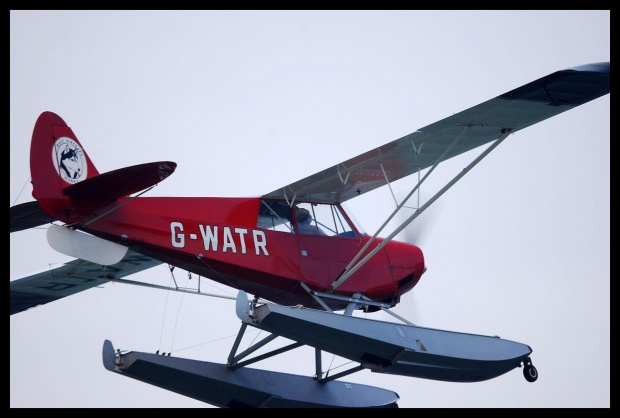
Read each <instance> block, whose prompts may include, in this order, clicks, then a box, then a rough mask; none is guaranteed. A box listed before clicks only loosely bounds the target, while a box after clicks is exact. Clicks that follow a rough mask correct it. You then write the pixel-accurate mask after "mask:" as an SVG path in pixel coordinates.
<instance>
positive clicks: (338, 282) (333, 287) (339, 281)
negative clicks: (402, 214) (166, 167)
mask: <svg viewBox="0 0 620 418" xmlns="http://www.w3.org/2000/svg"><path fill="white" fill-rule="evenodd" d="M470 127H471V126H467V127H466V128H465V129H463V131H462V132H461V133H460V135H459V136H458V137H457V138H456V139H455V140H454V142H453V143H452V144H451V145H450V147H449V148H448V149H450V148H452V146H454V144H455V143H456V142H457V140H458V139H459V138H460V137H461V136H462V135H463V134H464V133H465V132H466V131H467V129H469V128H470ZM511 133H512V129H503V130H502V136H500V137H499V138H498V139H497V141H495V142H494V143H493V144H491V146H489V147H488V148H487V149H486V150H484V152H483V153H482V154H480V155H479V156H478V157H477V158H476V159H475V160H474V161H472V162H471V163H470V164H469V165H468V166H467V167H465V168H464V169H463V170H462V171H461V172H460V173H459V174H457V175H456V177H454V178H453V179H452V180H451V181H450V182H449V183H448V184H446V185H445V186H444V187H443V188H442V189H441V190H440V191H438V192H437V193H436V194H435V195H434V196H433V197H432V198H430V199H429V200H428V202H426V203H425V204H424V205H422V207H420V208H419V209H418V210H416V211H415V213H414V214H413V215H411V216H410V217H409V218H407V220H405V222H403V223H402V224H401V225H400V226H399V227H398V228H396V229H395V230H394V231H393V232H392V233H391V234H390V235H388V236H387V237H386V238H385V240H383V242H382V243H381V244H379V245H377V246H376V247H375V248H374V249H373V250H372V251H371V252H369V253H368V254H367V255H366V257H364V258H363V259H362V260H360V261H359V262H358V263H357V264H355V265H353V266H352V267H351V265H352V264H353V263H354V262H355V261H356V260H357V259H358V258H359V257H360V255H361V254H362V253H363V251H365V250H366V249H367V248H368V246H369V245H370V242H372V240H373V239H374V238H375V237H376V235H377V233H378V232H379V231H380V230H381V229H382V228H383V227H384V226H385V225H386V224H387V223H388V222H389V221H390V220H391V219H392V218H393V217H394V215H395V214H396V212H397V211H398V210H399V209H400V208H401V207H402V205H403V204H404V203H405V202H406V201H407V199H409V197H411V195H412V194H413V192H414V191H415V190H416V189H417V188H418V187H419V186H420V183H418V184H417V185H416V186H415V187H414V188H413V190H412V191H411V192H410V193H409V195H407V197H406V198H405V199H404V200H403V202H402V203H401V204H400V205H399V207H398V208H396V210H395V211H394V212H393V213H392V215H390V217H389V218H388V220H387V221H386V222H385V223H384V224H383V225H382V226H381V228H380V229H379V231H377V233H375V235H373V237H372V238H371V239H370V240H369V241H368V242H367V243H366V245H365V246H364V247H363V248H362V250H360V252H358V254H357V255H356V256H355V257H354V259H353V260H352V261H351V263H349V265H348V266H347V267H346V268H345V269H344V271H343V272H342V274H341V275H340V277H339V278H338V279H336V280H335V281H334V283H332V285H331V286H330V287H329V292H333V291H334V290H336V289H337V288H338V287H339V286H340V285H341V284H342V283H344V282H345V280H347V279H348V278H349V277H351V276H352V275H353V273H355V272H356V271H357V270H358V269H359V268H360V267H362V266H363V265H364V264H366V262H367V261H368V260H370V258H371V257H372V256H374V255H375V254H376V253H377V252H379V251H380V250H381V249H382V248H383V247H384V246H385V245H387V243H388V242H390V241H391V240H392V239H393V238H394V237H395V236H396V235H397V234H398V233H399V232H400V231H402V230H403V229H405V227H407V225H409V224H410V223H411V222H412V221H413V220H414V219H415V218H417V217H418V216H419V215H420V214H421V213H422V212H424V211H425V210H426V208H428V207H429V206H430V205H431V204H432V203H433V202H435V200H437V199H438V198H439V197H440V196H441V195H442V194H444V193H445V192H446V191H447V190H448V189H449V188H450V187H452V186H453V185H454V184H455V183H456V182H457V181H459V180H460V179H461V177H463V176H464V175H465V174H467V173H468V172H469V170H471V169H472V168H473V167H474V166H475V165H476V164H478V163H479V162H480V161H481V160H482V159H483V158H484V157H486V156H487V155H488V154H489V153H490V152H491V151H493V150H494V149H495V147H497V146H498V145H499V144H500V143H501V142H502V141H503V140H504V139H506V137H508V135H510V134H511ZM446 152H447V150H446ZM443 155H445V153H444V154H442V157H443ZM440 160H441V158H440V159H439V160H438V161H437V163H436V164H435V165H434V166H433V167H432V168H431V170H430V171H429V172H428V173H427V174H426V175H425V176H424V178H423V179H422V181H424V180H425V179H426V178H427V177H428V175H429V174H430V172H431V171H433V169H434V168H435V167H436V166H437V164H438V163H439V161H440Z"/></svg>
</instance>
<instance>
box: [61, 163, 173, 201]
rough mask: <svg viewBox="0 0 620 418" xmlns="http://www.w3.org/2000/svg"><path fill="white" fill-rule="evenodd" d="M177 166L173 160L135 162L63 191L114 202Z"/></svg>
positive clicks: (70, 195) (159, 178)
mask: <svg viewBox="0 0 620 418" xmlns="http://www.w3.org/2000/svg"><path fill="white" fill-rule="evenodd" d="M176 167H177V164H176V163H173V162H172V161H159V162H154V163H146V164H138V165H133V166H131V167H125V168H121V169H118V170H114V171H108V172H107V173H103V174H99V175H98V176H95V177H91V178H88V179H86V180H83V181H81V182H79V183H76V184H74V185H72V186H69V187H67V188H65V189H63V191H62V194H64V195H65V196H68V197H71V198H73V199H87V200H102V201H105V202H108V201H109V202H112V201H114V200H116V199H118V198H121V197H125V196H129V195H131V194H133V193H136V192H139V191H142V190H144V189H146V188H148V187H151V186H154V185H156V184H157V183H159V182H160V181H162V180H165V179H166V178H167V177H168V176H170V174H172V173H173V172H174V170H175V169H176Z"/></svg>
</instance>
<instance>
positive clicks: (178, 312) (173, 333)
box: [170, 277, 189, 353]
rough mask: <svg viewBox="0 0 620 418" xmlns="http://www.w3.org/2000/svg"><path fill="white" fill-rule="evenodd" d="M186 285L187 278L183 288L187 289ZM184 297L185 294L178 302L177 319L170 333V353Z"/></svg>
mask: <svg viewBox="0 0 620 418" xmlns="http://www.w3.org/2000/svg"><path fill="white" fill-rule="evenodd" d="M187 283H189V277H188V278H187V280H186V281H185V288H187ZM184 297H185V292H183V294H182V295H181V302H179V309H178V310H177V318H176V319H175V320H174V330H173V331H172V341H171V342H170V352H171V353H172V346H173V345H174V336H175V334H176V333H177V323H178V322H179V314H180V313H181V306H183V298H184Z"/></svg>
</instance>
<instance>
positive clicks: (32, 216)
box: [10, 200, 55, 233]
mask: <svg viewBox="0 0 620 418" xmlns="http://www.w3.org/2000/svg"><path fill="white" fill-rule="evenodd" d="M54 220H55V219H54V218H52V217H51V216H49V215H48V214H47V213H45V212H43V209H41V206H40V205H39V202H37V201H36V200H35V201H33V202H26V203H20V204H19V205H15V206H11V208H10V230H11V233H13V232H17V231H23V230H24V229H30V228H36V227H37V226H41V225H45V224H48V223H51V222H53V221H54Z"/></svg>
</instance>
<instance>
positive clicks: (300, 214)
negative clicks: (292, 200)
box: [295, 208, 327, 235]
mask: <svg viewBox="0 0 620 418" xmlns="http://www.w3.org/2000/svg"><path fill="white" fill-rule="evenodd" d="M295 219H297V227H298V228H299V233H300V234H309V235H327V234H326V233H325V232H323V230H321V228H319V227H318V225H313V224H312V223H311V222H312V215H310V212H309V211H308V209H304V208H299V209H297V210H295Z"/></svg>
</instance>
